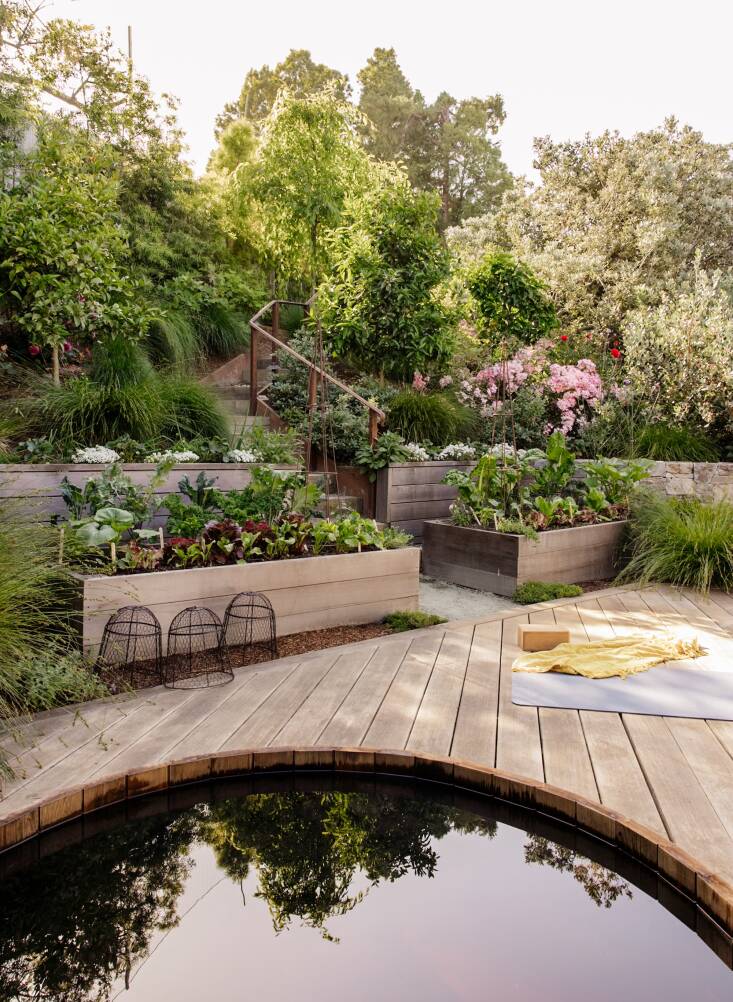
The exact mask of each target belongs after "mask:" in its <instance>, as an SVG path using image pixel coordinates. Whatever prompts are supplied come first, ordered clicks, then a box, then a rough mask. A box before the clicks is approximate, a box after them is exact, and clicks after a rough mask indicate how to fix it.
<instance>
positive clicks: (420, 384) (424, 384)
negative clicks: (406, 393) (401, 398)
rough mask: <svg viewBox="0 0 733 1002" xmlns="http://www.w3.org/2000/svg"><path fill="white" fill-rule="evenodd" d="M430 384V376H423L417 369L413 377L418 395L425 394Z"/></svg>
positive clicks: (413, 383)
mask: <svg viewBox="0 0 733 1002" xmlns="http://www.w3.org/2000/svg"><path fill="white" fill-rule="evenodd" d="M429 383H430V376H423V374H422V373H421V372H420V371H419V370H418V369H415V372H414V374H413V377H412V388H413V390H417V392H418V393H424V392H425V390H427V388H428V385H429Z"/></svg>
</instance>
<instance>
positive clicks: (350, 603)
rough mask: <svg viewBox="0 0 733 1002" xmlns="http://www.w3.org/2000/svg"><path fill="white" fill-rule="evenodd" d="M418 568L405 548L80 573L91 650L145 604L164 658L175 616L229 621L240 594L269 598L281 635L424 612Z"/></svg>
mask: <svg viewBox="0 0 733 1002" xmlns="http://www.w3.org/2000/svg"><path fill="white" fill-rule="evenodd" d="M419 565H420V551H419V550H418V549H415V548H414V547H406V548H404V549H401V550H378V551H375V552H370V553H345V554H336V555H329V556H323V557H303V558H296V559H293V560H277V561H272V562H268V563H252V564H235V565H232V566H226V567H200V568H192V569H189V570H177V571H159V572H154V573H151V574H120V575H117V576H115V577H106V576H100V575H82V574H78V575H75V578H76V581H77V584H78V606H79V608H80V610H81V613H82V624H83V625H82V628H81V632H82V642H83V647H84V651H85V653H87V654H90V655H92V656H93V655H95V654H96V653H98V651H99V646H100V644H101V641H102V633H103V631H104V627H105V624H106V622H107V620H108V619H109V617H110V616H111V615H112V613H113V612H116V611H117V609H119V608H121V607H122V606H123V605H145V606H148V608H150V609H151V610H152V611H153V612H154V613H155V615H156V616H157V617H158V619H159V621H160V625H161V627H162V629H163V637H164V640H163V650H164V652H165V636H166V634H167V631H168V627H169V626H170V622H171V620H172V619H173V617H174V616H175V615H176V613H178V612H180V611H181V610H182V609H185V608H186V607H187V606H190V605H203V606H206V607H207V608H209V609H213V611H214V612H215V613H217V615H218V616H219V617H220V618H222V619H223V617H224V612H225V610H226V607H227V605H228V604H229V601H230V600H231V599H232V598H233V597H234V596H235V595H236V594H238V593H239V592H241V591H258V592H264V594H265V595H267V597H268V598H269V599H270V601H271V602H272V605H273V607H274V609H275V616H276V619H277V632H278V635H279V636H285V635H286V634H289V633H300V632H302V631H305V630H318V629H323V628H325V627H329V626H346V625H349V624H356V623H374V622H378V621H379V620H381V619H382V618H383V617H384V616H385V615H387V613H389V612H397V611H399V610H402V609H417V608H418V591H419Z"/></svg>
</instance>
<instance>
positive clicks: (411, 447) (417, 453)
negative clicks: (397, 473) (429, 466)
mask: <svg viewBox="0 0 733 1002" xmlns="http://www.w3.org/2000/svg"><path fill="white" fill-rule="evenodd" d="M404 450H405V452H406V453H407V457H406V459H407V462H408V463H426V462H427V461H428V460H429V459H430V453H429V452H428V450H427V449H423V447H422V446H421V445H418V444H417V442H405V444H404Z"/></svg>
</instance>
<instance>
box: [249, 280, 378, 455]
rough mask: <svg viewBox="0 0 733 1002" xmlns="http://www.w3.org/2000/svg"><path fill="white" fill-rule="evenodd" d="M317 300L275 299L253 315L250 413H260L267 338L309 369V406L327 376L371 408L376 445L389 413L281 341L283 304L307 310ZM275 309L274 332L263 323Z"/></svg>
mask: <svg viewBox="0 0 733 1002" xmlns="http://www.w3.org/2000/svg"><path fill="white" fill-rule="evenodd" d="M312 302H313V300H312V299H311V300H309V301H308V302H307V303H299V302H295V301H294V300H290V299H273V300H272V301H271V302H269V303H267V304H266V305H265V306H263V307H262V309H260V310H258V311H257V313H255V315H254V316H253V317H252V319H251V320H250V322H249V327H250V332H251V338H250V346H249V382H250V390H249V412H250V415H252V416H254V415H255V414H257V406H258V403H259V390H258V387H257V338H258V337H262V338H265V339H266V340H267V341H269V342H270V344H272V345H274V347H275V348H276V349H277V350H278V351H284V352H286V353H287V354H288V355H290V356H291V357H292V358H296V359H297V360H298V361H299V362H301V363H302V364H303V365H304V366H306V368H307V369H308V372H309V380H308V406H309V407H313V406H314V405H315V401H316V394H317V391H318V380H319V379H325V380H326V381H327V382H329V383H331V384H332V385H333V386H337V387H338V388H339V389H340V390H341V391H342V392H343V393H346V394H348V396H350V397H353V399H354V400H356V401H357V403H359V404H361V405H362V407H366V408H367V410H368V411H369V442H370V443H371V444H372V445H373V444H374V442H376V440H377V436H378V434H379V425H380V424H381V422H383V421H384V420H385V418H386V417H387V415H386V414H385V413H384V411H383V410H382V409H381V408H380V407H377V406H376V405H375V404H373V403H370V401H369V400H365V399H364V397H362V396H360V395H359V394H358V393H357V392H356V391H355V390H352V388H351V387H350V386H347V385H346V383H342V382H341V380H340V379H337V378H336V376H332V375H331V373H330V372H327V371H326V370H325V369H322V368H321V367H320V366H319V365H316V363H315V362H312V361H311V360H310V359H309V358H306V357H305V355H301V353H300V352H299V351H296V350H295V348H291V347H290V345H289V344H287V343H286V342H285V341H281V340H280V338H279V337H277V334H276V333H275V332H279V329H280V307H281V306H302V307H303V310H304V311H305V312H306V313H307V312H308V310H309V308H310V306H311V304H312ZM270 310H271V311H272V314H273V317H272V320H273V323H272V328H273V329H272V331H268V330H266V329H265V328H264V327H263V326H262V324H261V323H260V320H261V318H262V317H263V316H264V315H265V314H266V313H267V312H269V311H270Z"/></svg>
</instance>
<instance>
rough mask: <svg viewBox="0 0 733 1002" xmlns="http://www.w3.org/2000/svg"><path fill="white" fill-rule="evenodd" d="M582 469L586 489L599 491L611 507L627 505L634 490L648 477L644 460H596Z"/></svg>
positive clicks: (647, 467)
mask: <svg viewBox="0 0 733 1002" xmlns="http://www.w3.org/2000/svg"><path fill="white" fill-rule="evenodd" d="M583 469H584V470H585V476H586V486H587V488H589V489H591V490H592V489H593V488H595V489H596V490H599V491H601V492H602V493H603V495H604V496H605V497H606V499H607V501H608V502H609V504H613V505H628V503H629V498H630V497H631V494H632V491H633V490H634V488H635V487H636V486H637V485H638V484H639V483H641V481H642V480H645V479H646V477H648V476H649V463H648V462H647V461H646V460H632V461H628V462H624V461H623V460H619V459H597V460H594V461H593V462H589V463H585V464H584V467H583Z"/></svg>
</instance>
